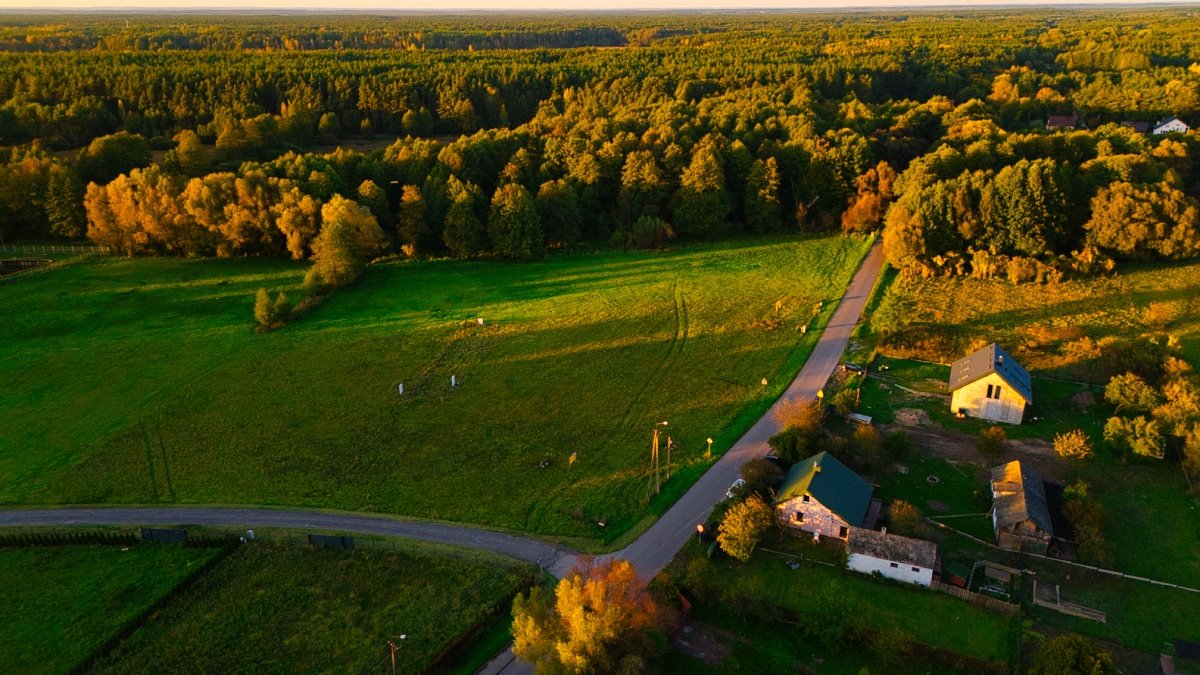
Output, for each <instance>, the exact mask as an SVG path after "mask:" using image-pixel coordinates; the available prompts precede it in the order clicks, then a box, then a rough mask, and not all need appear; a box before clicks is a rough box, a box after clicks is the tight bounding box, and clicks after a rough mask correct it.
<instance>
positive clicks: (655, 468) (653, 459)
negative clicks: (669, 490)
mask: <svg viewBox="0 0 1200 675" xmlns="http://www.w3.org/2000/svg"><path fill="white" fill-rule="evenodd" d="M665 426H667V423H666V421H663V422H659V423H658V424H655V425H654V434H653V436H652V438H651V442H650V473H651V476H650V480H649V481H648V482H647V484H646V498H647V499H649V498H650V485H651V484H653V485H654V494H658V493H659V491H660V490H661V489H662V484H661V482H660V480H659V477H658V473H659V467H660V464H659V460H658V428H659V427H665ZM667 448H668V450H667V452H668V453H670V445H669V439H668V445H667ZM669 456H670V455H669V454H668V457H669ZM668 466H669V464H668Z"/></svg>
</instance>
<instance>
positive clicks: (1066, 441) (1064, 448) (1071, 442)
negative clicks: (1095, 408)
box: [1054, 429, 1092, 459]
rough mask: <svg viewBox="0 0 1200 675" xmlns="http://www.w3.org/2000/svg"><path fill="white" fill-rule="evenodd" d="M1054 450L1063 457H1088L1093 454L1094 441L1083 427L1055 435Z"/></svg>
mask: <svg viewBox="0 0 1200 675" xmlns="http://www.w3.org/2000/svg"><path fill="white" fill-rule="evenodd" d="M1054 452H1055V454H1057V455H1058V456H1059V457H1062V458H1063V459H1086V458H1088V457H1091V456H1092V441H1091V439H1089V438H1088V435H1087V434H1085V433H1083V431H1082V430H1081V429H1075V430H1073V431H1068V432H1067V433H1065V434H1058V435H1057V436H1055V437H1054Z"/></svg>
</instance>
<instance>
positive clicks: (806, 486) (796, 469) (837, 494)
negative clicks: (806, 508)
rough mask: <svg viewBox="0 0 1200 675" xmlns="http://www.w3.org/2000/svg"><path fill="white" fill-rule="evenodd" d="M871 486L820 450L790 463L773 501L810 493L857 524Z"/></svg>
mask: <svg viewBox="0 0 1200 675" xmlns="http://www.w3.org/2000/svg"><path fill="white" fill-rule="evenodd" d="M872 492H874V488H872V487H871V484H870V483H868V482H867V481H865V480H863V479H862V478H859V476H858V474H856V473H854V472H853V471H851V470H850V469H848V468H847V467H846V465H845V464H842V463H841V462H839V461H838V460H837V458H836V457H834V456H833V455H831V454H829V453H827V452H821V453H818V454H815V455H813V456H812V457H809V458H808V459H806V460H804V461H803V462H800V463H799V464H796V465H794V466H792V468H791V470H790V471H788V475H787V479H786V480H784V481H783V486H782V487H780V488H779V493H778V495H777V496H776V497H775V503H776V504H779V503H781V502H785V501H787V500H789V499H794V498H796V497H800V496H803V495H805V494H808V495H811V496H812V498H813V499H815V500H817V501H818V502H821V504H822V505H824V506H825V508H827V509H829V510H830V511H833V512H834V513H836V514H838V516H839V517H841V519H842V520H845V521H846V522H847V523H849V524H851V525H854V526H859V525H862V522H863V519H864V518H866V517H867V509H868V508H869V507H870V506H871V493H872Z"/></svg>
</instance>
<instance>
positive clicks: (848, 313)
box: [0, 242, 883, 675]
mask: <svg viewBox="0 0 1200 675" xmlns="http://www.w3.org/2000/svg"><path fill="white" fill-rule="evenodd" d="M882 266H883V252H882V250H881V248H880V244H879V242H876V243H875V245H874V246H873V247H872V248H871V250H870V252H869V253H868V254H867V256H866V258H865V259H864V260H863V263H862V265H861V266H860V267H859V269H858V271H857V272H856V273H855V275H854V278H853V279H852V280H851V282H850V285H849V286H848V287H847V289H846V292H845V294H844V295H843V296H842V298H841V300H840V301H839V303H838V306H837V308H836V309H835V310H834V313H833V317H832V318H831V319H830V321H829V324H828V325H827V326H826V327H825V331H824V332H823V333H822V334H821V338H820V340H818V342H817V346H816V347H815V348H814V349H813V352H812V354H811V355H810V356H809V357H808V360H807V361H806V362H805V363H804V367H803V368H801V370H800V373H799V374H798V375H797V376H796V379H795V380H793V381H792V383H791V385H789V386H788V388H787V390H786V391H785V392H784V394H783V396H782V397H780V399H779V401H777V402H776V403H775V405H774V406H772V407H771V409H770V410H769V411H768V412H767V414H765V415H763V416H762V418H761V419H759V420H758V422H757V423H755V424H754V426H753V427H751V428H750V430H749V431H747V432H746V433H745V435H743V436H742V437H741V439H739V440H738V442H737V443H735V444H734V446H733V447H732V448H730V449H729V450H728V451H727V452H726V453H725V454H724V455H722V456H721V458H720V459H718V460H717V462H716V463H715V464H714V465H713V467H712V468H711V469H709V470H708V471H707V472H706V473H705V474H704V475H703V476H701V477H700V479H699V480H698V481H696V484H695V485H693V486H692V487H691V489H689V490H688V491H687V492H686V493H684V495H683V496H682V497H681V498H680V499H679V501H677V502H676V503H675V504H674V506H672V507H671V508H670V509H669V510H667V512H666V513H664V514H663V516H662V517H661V518H659V519H658V521H657V522H655V523H654V525H653V526H651V527H650V529H649V530H647V531H646V532H645V533H643V534H642V536H640V537H638V538H637V540H635V541H634V542H633V543H631V544H630V545H629V546H626V547H625V548H623V549H621V550H619V551H616V552H614V553H610V554H608V555H606V556H605V558H621V559H625V560H629V561H630V562H632V563H633V564H634V566H636V567H637V570H638V574H639V576H641V577H642V578H643V579H647V580H648V579H652V578H653V577H654V576H655V575H656V574H658V573H659V571H661V570H662V569H663V568H664V567H666V566H667V564H668V563H670V562H671V559H672V558H674V557H675V554H676V553H678V552H679V549H680V548H681V547H683V545H684V544H686V543H687V541H688V539H689V538H690V537H693V536H695V533H696V525H697V524H698V523H703V522H704V521H705V519H706V518H707V517H708V515H709V513H711V512H712V509H713V506H715V505H716V504H717V503H718V502H720V501H721V500H722V499H724V497H725V492H726V491H727V490H728V489H729V486H730V484H731V483H733V481H734V480H735V479H737V478H738V469H739V467H741V465H742V464H743V463H744V462H745V461H746V460H749V459H753V458H755V457H761V456H763V455H765V454H766V453H767V450H768V446H767V439H768V438H770V437H771V436H773V435H775V433H777V432H778V431H779V430H780V425H779V422H777V421H776V420H775V415H774V413H775V411H776V410H777V409H778V408H779V407H780V406H783V405H786V404H788V403H790V402H793V401H811V400H813V399H815V398H816V396H817V392H818V391H819V390H820V389H821V388H822V387H824V386H825V383H826V382H828V380H829V376H830V375H831V374H832V373H833V371H834V369H835V368H837V365H838V361H839V360H840V359H841V356H842V353H843V352H844V351H845V349H846V345H847V343H848V342H849V340H850V334H851V332H853V330H854V327H855V326H856V325H857V324H858V319H859V317H860V316H861V315H862V311H863V307H864V306H865V305H866V302H867V296H869V295H870V293H871V289H872V287H874V285H875V280H876V278H878V276H879V271H880V269H881V268H882ZM60 525H135V526H136V525H208V526H231V527H238V528H242V527H249V528H253V527H260V528H261V527H283V528H294V529H315V530H330V531H336V532H346V533H352V534H364V535H383V536H393V537H405V538H409V539H416V540H419V541H427V542H433V543H438V544H451V545H454V546H463V547H467V548H474V549H480V550H486V551H491V552H494V553H500V554H503V555H507V556H510V557H513V558H516V559H518V560H524V561H526V562H530V563H534V564H538V565H541V566H543V567H544V568H546V569H547V570H549V571H550V572H551V573H553V574H554V575H555V576H557V577H560V578H561V577H563V576H564V575H565V574H566V573H567V572H568V571H570V569H571V567H573V566H574V563H575V560H576V556H577V554H576V553H575V552H573V551H570V550H568V549H565V548H562V547H556V546H554V545H553V544H550V543H547V542H544V541H541V540H538V539H531V538H526V537H520V536H517V535H511V534H505V533H502V532H493V531H491V530H483V529H478V528H473V527H468V526H465V525H456V524H451V523H438V522H429V521H421V520H408V519H404V518H396V517H391V516H384V515H372V514H361V513H339V512H327V511H298V510H275V509H254V508H227V507H207V506H179V507H175V506H164V507H112V508H107V507H99V508H56V509H14V510H2V511H0V527H33V526H60ZM482 672H484V673H505V675H516V674H517V673H528V672H532V668H531V667H530V666H529V665H528V664H526V663H524V662H521V661H517V660H516V659H515V658H514V657H513V655H512V651H511V649H510V650H509V651H508V652H507V653H506V654H501V655H498V656H497V657H496V658H495V659H493V660H492V662H491V663H490V664H488V667H487V668H485V669H484V670H483V671H482Z"/></svg>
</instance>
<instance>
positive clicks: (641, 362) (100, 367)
mask: <svg viewBox="0 0 1200 675" xmlns="http://www.w3.org/2000/svg"><path fill="white" fill-rule="evenodd" d="M868 245H869V241H868V240H865V239H861V238H843V237H823V238H800V239H796V238H790V239H786V238H785V239H774V240H770V241H767V242H734V243H726V244H720V245H712V244H709V245H693V246H687V247H682V248H679V249H677V250H675V251H674V252H670V253H666V254H663V253H644V252H629V253H609V254H603V255H580V256H573V257H559V258H551V259H547V260H545V261H542V262H537V263H521V264H511V263H500V262H460V261H426V262H415V263H411V262H388V263H382V264H377V265H374V266H372V267H371V268H370V269H368V271H367V272H366V273H365V274H364V275H363V276H362V278H361V279H360V280H359V281H358V283H357V284H355V285H354V286H353V287H350V288H347V289H344V290H342V291H341V292H339V293H337V294H335V295H333V296H332V297H330V298H329V299H328V300H327V301H325V302H324V303H323V304H322V305H320V306H319V307H317V308H315V309H314V310H312V311H311V312H310V313H308V314H307V315H306V316H305V317H304V319H303V320H302V321H300V322H299V323H297V324H294V325H290V326H288V327H286V328H284V329H282V330H279V331H276V332H273V333H270V334H266V335H260V334H256V333H255V332H254V330H253V327H252V326H253V324H252V321H251V305H252V302H253V294H254V292H255V291H256V290H257V289H258V288H260V287H266V288H267V289H268V290H271V291H272V292H278V291H280V290H283V291H294V290H295V289H297V288H298V287H299V284H300V281H301V277H302V276H303V273H304V269H305V268H304V266H303V265H300V264H297V263H291V262H285V261H278V260H267V259H260V258H247V259H235V260H180V259H139V260H122V259H111V258H94V259H90V260H88V261H85V262H83V263H80V264H76V265H72V266H68V267H65V268H63V269H60V270H54V271H53V272H52V273H47V274H42V275H38V276H37V277H36V278H30V279H27V280H24V281H20V282H18V283H11V284H6V285H4V286H0V307H3V308H4V309H3V312H4V320H3V321H2V322H0V376H2V377H3V378H4V379H5V381H6V387H5V393H4V395H3V396H0V416H2V417H3V418H4V419H5V421H6V426H7V433H6V434H4V437H3V439H0V475H2V476H3V477H4V481H3V488H0V502H3V503H6V504H68V503H76V504H79V503H104V504H116V503H125V504H128V503H147V504H149V503H243V504H245V503H257V504H267V505H289V506H306V507H321V508H335V509H347V510H365V511H378V512H386V513H396V514H404V515H413V516H421V517H427V518H437V519H446V520H454V521H466V522H472V523H478V524H483V525H487V526H491V527H497V528H502V529H512V530H521V531H527V532H531V533H536V534H542V535H551V536H556V537H565V538H581V539H586V540H591V541H596V540H600V541H611V540H613V539H615V538H616V537H617V536H619V535H620V534H621V533H623V532H626V531H628V530H630V528H632V527H634V526H635V524H637V523H638V522H639V521H643V522H644V521H645V519H646V518H647V516H648V514H649V513H651V512H653V511H654V510H656V509H661V508H663V506H664V505H665V503H667V501H668V500H669V499H670V498H671V497H673V496H674V495H676V494H678V493H679V492H681V491H682V489H683V488H684V487H686V485H688V484H690V482H691V481H693V480H694V479H695V478H696V477H697V476H698V475H699V474H700V473H702V472H703V470H704V468H705V467H706V466H707V465H708V464H707V461H706V460H705V459H704V457H703V456H704V450H705V442H704V439H705V438H706V437H712V438H714V439H715V441H716V442H715V444H714V450H715V451H721V450H723V449H724V448H725V447H728V445H729V444H731V443H732V442H733V440H734V439H736V437H737V436H738V435H739V433H740V431H742V430H743V429H744V428H746V427H747V426H748V425H749V424H750V423H752V422H753V421H754V419H755V418H756V417H757V416H758V415H759V414H761V412H762V411H763V410H765V408H766V407H767V406H768V405H769V404H770V403H771V402H772V401H773V400H774V398H775V397H777V396H778V394H779V393H780V392H781V391H782V390H783V388H784V387H785V386H786V384H787V380H788V379H789V378H790V377H791V376H792V375H793V374H794V373H795V372H796V371H797V370H798V369H799V367H800V365H801V364H802V363H803V361H804V359H805V357H806V355H807V353H808V352H809V350H811V348H812V346H813V344H814V343H815V340H816V338H817V336H818V335H819V330H816V329H818V328H820V326H821V325H822V324H823V323H824V321H826V320H827V318H828V316H829V315H830V313H831V311H832V309H833V307H834V306H835V304H836V303H835V302H834V301H835V300H836V299H837V297H838V296H839V295H840V293H841V290H842V289H843V288H844V287H845V285H846V283H847V281H848V279H849V277H850V275H851V274H852V273H853V271H854V269H855V267H856V266H857V264H858V262H859V260H860V259H861V258H862V256H863V254H864V253H865V252H866V249H867V247H868ZM777 303H778V309H777V307H776V305H777ZM819 303H823V305H821V304H819ZM818 307H819V310H818ZM814 312H816V313H815V314H814ZM477 318H482V319H483V320H484V322H483V324H482V325H480V324H479V323H477V322H476V319H477ZM805 325H807V326H809V327H810V328H813V330H809V331H808V332H807V333H802V332H801V331H800V330H799V328H800V327H801V326H805ZM452 375H454V376H456V377H457V379H458V380H459V381H460V383H461V386H459V387H457V388H452V387H451V386H450V377H451V376H452ZM764 379H765V380H766V381H767V384H766V385H765V386H764V385H763V384H762V380H764ZM401 383H403V384H404V386H405V390H404V395H403V396H400V395H399V394H398V393H397V387H398V385H399V384H401ZM663 419H666V420H669V421H670V427H669V432H670V435H671V436H672V439H673V440H674V441H675V443H676V449H675V450H674V453H673V456H672V458H671V462H672V478H671V480H670V481H668V482H667V485H666V486H665V488H664V494H663V497H664V498H663V499H660V500H657V501H652V502H651V503H650V504H649V506H647V504H646V496H647V490H646V487H647V482H646V479H647V469H646V465H647V460H648V445H649V443H648V442H649V436H650V433H649V432H650V428H651V426H652V425H653V423H654V422H655V421H658V420H663ZM572 454H575V456H576V457H577V462H575V463H574V464H573V465H569V463H568V457H569V456H570V455H572ZM600 523H603V525H601V524H600ZM576 543H580V542H579V541H577V542H576ZM582 543H586V542H582Z"/></svg>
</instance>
